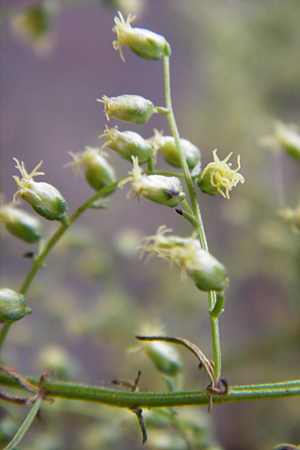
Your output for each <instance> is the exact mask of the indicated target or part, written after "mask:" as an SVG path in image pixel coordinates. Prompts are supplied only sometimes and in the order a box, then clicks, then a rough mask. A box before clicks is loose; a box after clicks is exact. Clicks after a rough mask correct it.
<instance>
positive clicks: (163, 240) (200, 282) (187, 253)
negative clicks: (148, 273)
mask: <svg viewBox="0 0 300 450" xmlns="http://www.w3.org/2000/svg"><path fill="white" fill-rule="evenodd" d="M171 231H172V230H171V229H168V228H166V226H165V225H162V226H161V227H159V228H158V230H157V233H156V235H154V236H149V237H147V238H145V244H144V245H143V247H142V249H143V251H142V253H141V257H142V256H143V255H144V253H145V252H149V255H150V256H152V255H156V256H157V257H158V258H160V259H162V260H163V261H170V265H171V266H173V265H174V264H175V265H176V266H178V267H179V268H180V269H181V279H182V281H185V280H186V278H187V276H189V277H190V278H191V279H192V280H193V281H194V282H195V284H196V286H197V287H198V288H199V289H200V290H202V291H223V290H224V289H225V287H226V286H227V285H228V278H227V276H226V269H225V267H224V265H223V264H221V263H220V262H219V261H218V260H217V259H216V258H215V257H213V256H212V255H211V254H210V253H208V252H207V251H205V250H203V249H202V248H201V246H200V243H199V240H198V239H197V238H196V236H197V233H193V234H192V236H191V237H189V238H181V237H179V236H172V235H171V236H165V234H166V233H169V232H171Z"/></svg>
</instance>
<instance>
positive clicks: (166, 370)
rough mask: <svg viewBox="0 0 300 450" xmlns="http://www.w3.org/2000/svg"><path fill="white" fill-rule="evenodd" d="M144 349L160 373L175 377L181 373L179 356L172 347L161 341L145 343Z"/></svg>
mask: <svg viewBox="0 0 300 450" xmlns="http://www.w3.org/2000/svg"><path fill="white" fill-rule="evenodd" d="M143 348H144V350H145V352H146V354H147V356H148V357H149V358H150V359H151V360H152V362H153V363H154V364H155V367H156V368H157V370H158V371H159V372H161V373H163V374H164V375H168V376H172V377H174V376H175V375H177V374H178V373H179V372H180V371H181V369H182V367H181V362H180V359H179V355H178V353H177V352H176V351H175V350H174V348H173V347H172V346H171V345H169V344H167V343H166V342H161V341H160V342H159V341H152V342H150V341H148V342H147V341H144V342H143Z"/></svg>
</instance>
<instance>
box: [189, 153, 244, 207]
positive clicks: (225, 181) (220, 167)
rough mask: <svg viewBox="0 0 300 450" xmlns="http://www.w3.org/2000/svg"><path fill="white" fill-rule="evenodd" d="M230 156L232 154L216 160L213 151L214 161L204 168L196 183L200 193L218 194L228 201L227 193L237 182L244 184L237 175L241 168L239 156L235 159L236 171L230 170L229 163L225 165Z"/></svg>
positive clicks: (216, 156) (216, 157) (242, 178)
mask: <svg viewBox="0 0 300 450" xmlns="http://www.w3.org/2000/svg"><path fill="white" fill-rule="evenodd" d="M231 155H232V152H231V153H229V155H228V156H227V157H226V158H225V159H224V160H223V161H221V160H220V159H219V158H218V155H217V150H214V151H213V157H214V161H213V162H211V163H209V164H208V165H207V166H206V167H205V169H204V170H203V171H202V173H201V176H200V179H199V180H198V183H197V184H198V186H199V187H200V189H201V190H202V192H205V193H207V194H210V195H215V194H216V193H217V192H219V193H220V194H221V195H222V196H223V197H224V198H228V199H229V198H230V196H229V191H231V189H232V188H233V187H235V186H236V185H237V184H238V183H239V182H240V183H244V182H245V179H244V177H243V176H242V175H241V174H240V173H238V171H239V170H240V168H241V164H240V155H238V157H237V165H238V166H237V168H236V169H231V163H229V164H228V163H227V161H228V160H229V158H230V157H231Z"/></svg>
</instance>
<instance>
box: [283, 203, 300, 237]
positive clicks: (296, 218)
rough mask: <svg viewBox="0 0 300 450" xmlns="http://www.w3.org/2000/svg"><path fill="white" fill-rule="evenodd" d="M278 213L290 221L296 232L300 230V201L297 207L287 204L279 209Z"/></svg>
mask: <svg viewBox="0 0 300 450" xmlns="http://www.w3.org/2000/svg"><path fill="white" fill-rule="evenodd" d="M278 214H279V215H280V216H281V217H283V219H284V220H285V221H286V222H287V223H289V224H290V225H291V227H292V230H293V231H294V232H295V233H299V231H300V202H299V204H298V206H297V207H296V208H295V209H292V208H290V207H289V206H286V207H285V208H283V209H280V210H279V211H278Z"/></svg>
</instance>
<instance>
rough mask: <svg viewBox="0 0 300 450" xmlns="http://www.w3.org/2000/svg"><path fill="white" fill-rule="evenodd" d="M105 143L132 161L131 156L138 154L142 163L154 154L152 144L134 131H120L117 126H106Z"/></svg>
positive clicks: (122, 156)
mask: <svg viewBox="0 0 300 450" xmlns="http://www.w3.org/2000/svg"><path fill="white" fill-rule="evenodd" d="M102 136H105V145H106V146H107V147H109V148H111V149H112V150H114V151H115V152H117V153H118V155H119V156H121V158H123V159H126V160H127V161H130V162H131V161H132V159H131V157H132V156H136V157H137V158H138V160H139V163H140V164H144V163H145V162H147V161H148V160H149V159H150V158H151V157H152V154H153V150H152V147H151V145H150V144H148V142H146V141H145V139H143V138H142V136H140V135H139V134H138V133H135V132H134V131H119V130H118V129H117V127H114V128H111V129H109V128H106V130H105V131H104V134H103V135H101V136H99V137H102Z"/></svg>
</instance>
